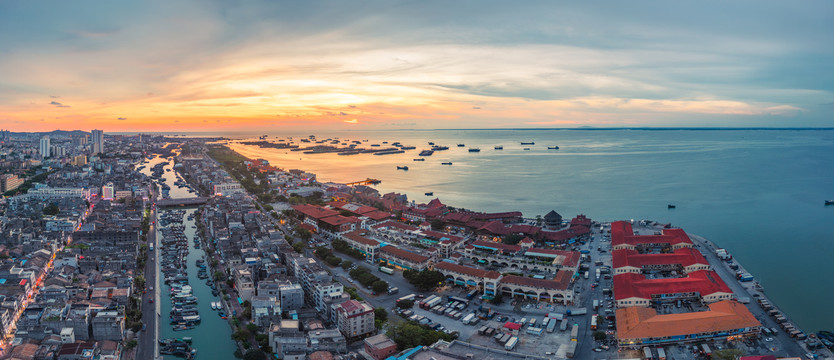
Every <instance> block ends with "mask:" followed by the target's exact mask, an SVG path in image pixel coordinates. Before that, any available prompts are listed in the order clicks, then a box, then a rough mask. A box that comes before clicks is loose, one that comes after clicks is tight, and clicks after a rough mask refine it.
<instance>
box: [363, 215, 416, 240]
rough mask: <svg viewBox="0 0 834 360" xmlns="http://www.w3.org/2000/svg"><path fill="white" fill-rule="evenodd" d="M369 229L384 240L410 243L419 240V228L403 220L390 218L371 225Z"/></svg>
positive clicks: (377, 237) (376, 236) (379, 238)
mask: <svg viewBox="0 0 834 360" xmlns="http://www.w3.org/2000/svg"><path fill="white" fill-rule="evenodd" d="M368 230H370V232H371V234H373V236H374V237H375V238H376V239H378V240H380V241H382V242H386V243H403V244H408V243H411V242H413V241H417V240H418V239H417V238H418V236H417V234H416V232H417V231H418V230H419V229H418V228H416V227H414V226H411V225H406V224H403V223H401V222H397V221H393V220H388V221H383V222H380V223H377V224H374V225H371V226H370V227H369V228H368Z"/></svg>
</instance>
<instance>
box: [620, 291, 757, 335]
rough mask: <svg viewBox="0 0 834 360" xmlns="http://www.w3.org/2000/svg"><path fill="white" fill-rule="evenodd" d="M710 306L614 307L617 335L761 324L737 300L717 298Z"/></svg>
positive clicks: (694, 331)
mask: <svg viewBox="0 0 834 360" xmlns="http://www.w3.org/2000/svg"><path fill="white" fill-rule="evenodd" d="M709 308H710V310H709V311H699V312H688V313H682V314H665V315H658V314H657V312H656V311H655V310H654V309H652V308H644V307H628V308H624V309H617V336H618V337H619V339H620V340H621V341H622V340H630V339H634V340H637V339H649V338H662V337H671V336H681V335H689V334H699V333H712V332H721V331H729V330H735V329H741V328H749V327H756V326H761V323H759V321H758V320H756V317H755V316H753V314H752V313H750V310H747V307H745V306H744V305H742V304H739V303H738V302H736V301H733V300H724V301H719V302H716V303H714V304H711V305H709Z"/></svg>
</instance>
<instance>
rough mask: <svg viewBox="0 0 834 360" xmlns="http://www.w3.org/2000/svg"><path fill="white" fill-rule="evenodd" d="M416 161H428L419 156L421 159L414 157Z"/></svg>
mask: <svg viewBox="0 0 834 360" xmlns="http://www.w3.org/2000/svg"><path fill="white" fill-rule="evenodd" d="M414 161H426V159H423V158H419V159H414Z"/></svg>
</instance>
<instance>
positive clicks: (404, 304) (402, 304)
mask: <svg viewBox="0 0 834 360" xmlns="http://www.w3.org/2000/svg"><path fill="white" fill-rule="evenodd" d="M397 307H398V308H400V309H411V308H412V307H414V300H401V301H399V302H398V303H397Z"/></svg>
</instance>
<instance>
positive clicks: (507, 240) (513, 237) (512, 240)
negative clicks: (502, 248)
mask: <svg viewBox="0 0 834 360" xmlns="http://www.w3.org/2000/svg"><path fill="white" fill-rule="evenodd" d="M522 239H524V237H523V236H521V235H518V234H510V235H507V236H505V237H504V238H503V239H502V240H501V242H503V243H504V244H507V245H515V244H518V243H519V241H521V240H522Z"/></svg>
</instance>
